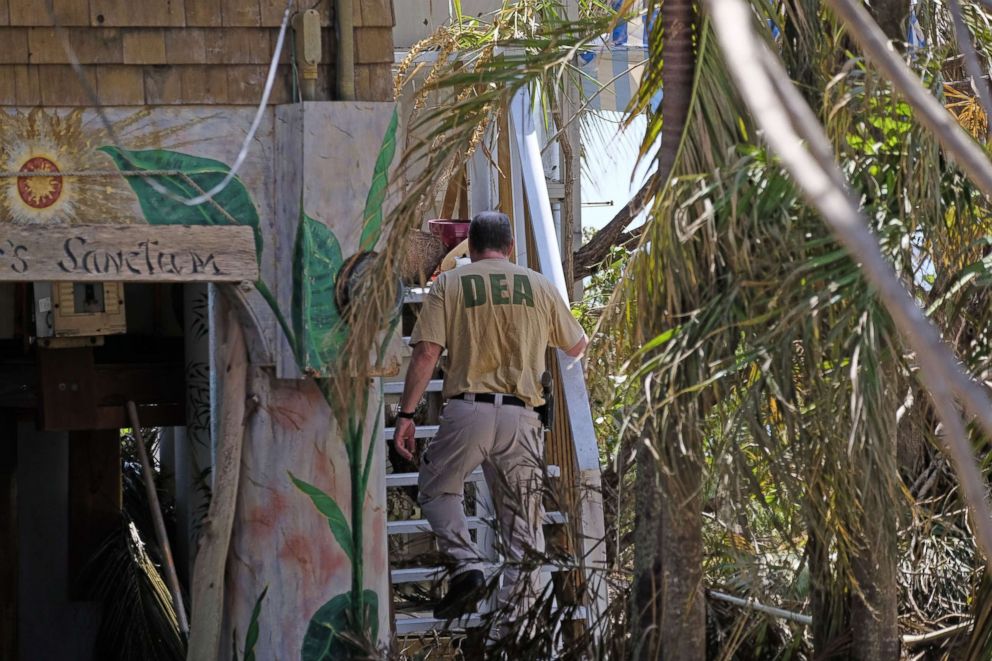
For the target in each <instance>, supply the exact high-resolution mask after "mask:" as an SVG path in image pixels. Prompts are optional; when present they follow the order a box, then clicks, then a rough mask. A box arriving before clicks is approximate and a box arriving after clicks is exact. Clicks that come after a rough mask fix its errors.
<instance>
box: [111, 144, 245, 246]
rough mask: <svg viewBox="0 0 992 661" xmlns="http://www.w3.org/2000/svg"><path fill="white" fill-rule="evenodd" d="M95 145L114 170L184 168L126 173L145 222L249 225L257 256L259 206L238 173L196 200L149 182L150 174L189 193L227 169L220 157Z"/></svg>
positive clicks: (201, 189)
mask: <svg viewBox="0 0 992 661" xmlns="http://www.w3.org/2000/svg"><path fill="white" fill-rule="evenodd" d="M100 151H102V152H104V153H105V154H107V155H109V156H110V158H112V159H113V161H114V164H115V165H116V166H117V168H118V169H119V170H180V171H182V172H183V173H184V175H183V176H179V175H173V176H162V175H155V176H151V177H127V182H128V184H130V185H131V188H132V189H133V190H134V193H135V195H137V196H138V202H139V203H140V204H141V211H142V212H143V213H144V214H145V220H147V221H148V223H149V224H151V225H248V226H250V227H251V228H252V230H254V232H255V252H256V256H261V254H262V233H261V229H260V228H259V222H258V210H257V209H256V208H255V203H254V202H253V201H252V199H251V195H250V194H249V193H248V189H247V188H245V186H244V184H243V183H241V180H240V179H238V178H237V177H235V178H234V179H232V180H231V182H230V183H229V184H228V185H227V187H226V188H224V190H222V191H221V192H219V193H217V194H216V195H215V196H214V197H213V199H211V200H208V201H206V202H204V203H203V204H198V205H196V206H187V205H185V204H183V203H182V202H179V201H178V200H174V199H172V198H170V197H168V196H166V195H162V194H161V193H159V192H158V191H156V190H155V189H154V188H152V186H151V185H150V184H149V183H148V182H149V179H154V180H155V181H156V182H157V183H159V184H160V185H161V186H162V187H163V188H165V190H167V191H169V192H170V193H172V194H174V195H176V196H178V197H180V198H184V199H191V198H194V197H196V196H197V195H200V194H201V193H204V192H205V191H208V190H210V189H211V188H213V187H214V186H216V185H217V184H218V183H220V181H221V180H222V179H223V178H224V177H225V176H226V175H227V173H228V172H229V171H230V169H229V168H228V167H227V165H225V164H224V163H221V162H220V161H215V160H213V159H210V158H202V157H200V156H190V155H189V154H183V153H182V152H178V151H169V150H166V149H145V150H140V151H132V150H122V149H118V148H117V147H114V146H110V145H107V146H104V147H100Z"/></svg>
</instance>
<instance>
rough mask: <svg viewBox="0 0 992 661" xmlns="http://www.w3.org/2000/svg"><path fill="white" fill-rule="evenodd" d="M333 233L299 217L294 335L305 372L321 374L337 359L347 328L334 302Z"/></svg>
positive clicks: (337, 265)
mask: <svg viewBox="0 0 992 661" xmlns="http://www.w3.org/2000/svg"><path fill="white" fill-rule="evenodd" d="M343 261H344V260H343V259H342V256H341V246H340V244H339V243H338V240H337V237H335V236H334V232H332V231H331V230H330V229H328V228H327V226H326V225H324V224H323V223H321V222H320V221H317V220H314V219H313V218H311V217H310V216H307V215H306V214H303V215H302V218H300V226H299V229H298V230H297V232H296V249H295V251H294V253H293V302H292V308H293V333H294V335H295V336H296V342H297V352H296V355H297V356H298V358H299V360H300V361H301V363H302V364H301V365H300V369H301V370H302V371H303V372H304V373H309V374H316V375H323V374H325V372H326V368H327V365H328V364H330V363H331V362H333V360H334V359H335V358H336V357H337V355H338V352H339V350H340V348H341V347H342V346H343V345H344V342H345V340H346V339H347V336H348V329H347V327H346V326H345V323H344V320H343V319H342V318H341V313H340V311H339V310H338V306H337V304H336V303H335V301H334V284H335V281H336V277H337V274H338V271H339V270H340V269H341V264H342V263H343Z"/></svg>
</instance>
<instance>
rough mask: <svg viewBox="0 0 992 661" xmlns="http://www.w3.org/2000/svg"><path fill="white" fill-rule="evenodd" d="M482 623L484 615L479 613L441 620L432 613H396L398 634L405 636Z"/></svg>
mask: <svg viewBox="0 0 992 661" xmlns="http://www.w3.org/2000/svg"><path fill="white" fill-rule="evenodd" d="M481 624H482V616H481V615H479V614H478V613H472V614H471V615H466V616H465V617H463V618H461V619H459V620H452V621H450V622H449V621H447V620H439V619H437V618H436V617H434V616H432V615H419V614H418V615H411V616H409V617H406V616H404V615H402V614H400V613H397V614H396V635H397V636H403V635H409V634H414V633H423V632H425V631H433V630H437V631H442V630H445V631H455V630H462V629H471V628H473V627H478V626H479V625H481Z"/></svg>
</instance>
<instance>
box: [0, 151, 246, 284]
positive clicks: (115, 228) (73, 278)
mask: <svg viewBox="0 0 992 661" xmlns="http://www.w3.org/2000/svg"><path fill="white" fill-rule="evenodd" d="M38 167H39V168H43V167H54V166H51V165H50V164H49V165H44V164H42V165H39V166H38ZM39 171H40V170H39ZM48 171H50V170H45V172H48ZM44 178H45V179H46V180H47V181H48V182H49V184H50V186H49V187H50V188H51V190H52V191H53V192H52V193H50V195H49V196H50V197H55V198H56V199H57V197H58V195H59V194H61V190H62V186H63V181H64V180H66V179H69V177H68V176H65V177H62V176H53V177H44ZM26 181H27V178H26V177H25V178H21V179H18V190H21V186H22V183H23V182H26ZM24 186H25V191H26V190H27V188H26V184H24ZM23 195H24V196H28V197H30V192H25V193H23ZM0 244H2V245H3V248H0V282H2V281H27V280H30V281H35V282H41V281H44V282H118V281H126V282H242V281H249V282H254V281H255V280H257V279H258V259H257V257H256V255H255V236H254V233H253V231H252V228H250V227H247V226H241V225H232V226H225V227H215V226H211V227H199V226H196V227H193V226H186V225H146V224H144V223H140V224H134V225H76V226H73V227H65V228H53V229H51V230H49V231H45V232H38V231H37V230H32V229H28V228H22V227H16V226H12V225H6V226H4V227H3V228H2V229H0Z"/></svg>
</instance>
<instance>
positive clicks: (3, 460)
mask: <svg viewBox="0 0 992 661" xmlns="http://www.w3.org/2000/svg"><path fill="white" fill-rule="evenodd" d="M17 547H18V534H17V418H16V417H15V415H14V414H13V412H10V411H0V659H17V658H19V657H18V652H17V574H18V571H17V570H18V564H19V563H18V553H17V550H18V549H17Z"/></svg>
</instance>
